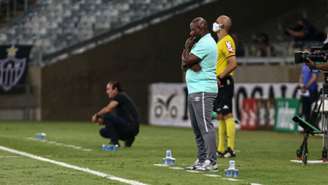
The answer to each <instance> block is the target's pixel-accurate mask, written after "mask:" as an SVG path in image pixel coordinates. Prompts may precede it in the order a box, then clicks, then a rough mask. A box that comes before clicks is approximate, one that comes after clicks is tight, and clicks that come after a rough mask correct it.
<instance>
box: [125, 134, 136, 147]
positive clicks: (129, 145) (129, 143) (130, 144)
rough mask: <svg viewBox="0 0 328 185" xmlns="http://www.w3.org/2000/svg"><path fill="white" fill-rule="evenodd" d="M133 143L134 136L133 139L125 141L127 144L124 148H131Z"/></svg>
mask: <svg viewBox="0 0 328 185" xmlns="http://www.w3.org/2000/svg"><path fill="white" fill-rule="evenodd" d="M133 142H134V136H133V137H131V138H129V139H127V140H126V141H125V143H124V146H125V147H131V146H132V143H133Z"/></svg>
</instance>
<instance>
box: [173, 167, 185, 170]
mask: <svg viewBox="0 0 328 185" xmlns="http://www.w3.org/2000/svg"><path fill="white" fill-rule="evenodd" d="M169 168H170V169H172V170H183V169H184V168H182V167H179V166H172V167H169Z"/></svg>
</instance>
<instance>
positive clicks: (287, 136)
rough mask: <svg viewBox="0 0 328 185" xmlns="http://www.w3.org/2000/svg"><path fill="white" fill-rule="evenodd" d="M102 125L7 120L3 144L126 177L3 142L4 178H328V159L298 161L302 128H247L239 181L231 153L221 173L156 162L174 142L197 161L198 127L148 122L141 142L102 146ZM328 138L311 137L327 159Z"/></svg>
mask: <svg viewBox="0 0 328 185" xmlns="http://www.w3.org/2000/svg"><path fill="white" fill-rule="evenodd" d="M98 129H99V126H97V125H94V124H91V123H82V122H81V123H79V122H76V123H72V122H0V146H1V147H3V148H10V149H14V150H15V151H16V150H17V151H20V152H26V153H28V154H33V156H38V157H43V158H46V159H48V160H51V161H56V162H62V163H60V164H67V165H74V166H77V167H79V169H84V170H85V169H89V170H93V171H96V172H99V173H103V174H107V175H109V176H110V177H118V179H119V180H117V179H115V178H112V179H110V178H105V177H100V176H97V175H95V174H90V173H88V172H84V171H83V170H82V171H79V170H76V169H72V168H68V167H64V166H59V165H56V164H54V163H49V162H45V161H40V160H37V159H34V158H29V157H26V156H22V155H18V154H17V153H12V152H8V151H5V150H3V149H0V161H1V165H0V185H62V184H63V185H64V184H65V185H68V184H72V185H73V184H74V185H76V184H78V185H87V184H88V185H89V184H97V185H102V184H126V183H124V182H122V181H121V180H122V179H123V181H124V180H130V181H131V182H139V183H141V184H152V185H171V184H172V185H173V184H174V185H175V184H177V185H190V184H195V185H196V184H220V185H225V184H232V185H241V184H243V185H245V184H252V183H258V184H263V185H269V184H272V185H276V184H281V185H288V184H297V185H301V184H304V185H309V184H316V185H319V184H322V185H323V184H327V183H328V175H327V172H328V165H327V164H315V165H314V164H313V165H307V166H304V165H302V164H295V163H291V162H290V160H291V159H295V150H296V149H297V147H299V144H300V142H301V140H302V136H301V135H300V134H296V133H295V134H291V133H276V132H266V131H256V132H246V131H239V132H238V133H237V158H235V160H236V165H237V168H238V169H239V177H238V178H236V179H235V180H236V181H231V179H227V178H225V177H224V169H225V168H227V167H228V161H229V160H228V159H219V161H218V162H219V171H218V172H217V173H197V174H196V173H190V172H187V171H185V170H178V169H171V168H168V167H158V166H154V164H157V163H162V158H163V157H164V155H165V151H166V149H171V150H172V151H173V156H174V157H175V158H176V165H177V166H179V167H184V166H187V165H190V164H191V163H193V161H194V160H195V150H196V147H195V144H194V139H193V134H192V130H191V129H188V128H166V127H153V126H142V127H141V131H140V133H139V135H138V137H137V139H136V141H135V143H134V145H133V147H132V148H124V147H121V148H120V149H119V150H118V151H116V152H106V151H103V150H101V145H102V144H104V143H107V140H105V139H103V138H101V137H100V136H99V135H98ZM38 132H44V133H46V134H47V141H44V142H41V141H38V140H35V139H34V136H35V134H36V133H38ZM321 142H322V141H321V137H311V138H310V143H309V146H310V157H309V158H310V159H319V158H320V156H321ZM85 171H87V170H85ZM208 174H211V175H212V176H208ZM213 174H214V175H216V176H214V175H213ZM130 181H129V182H130Z"/></svg>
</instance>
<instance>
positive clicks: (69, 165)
mask: <svg viewBox="0 0 328 185" xmlns="http://www.w3.org/2000/svg"><path fill="white" fill-rule="evenodd" d="M0 150H3V151H7V152H10V153H14V154H17V155H21V156H24V157H28V158H31V159H35V160H39V161H43V162H48V163H51V164H55V165H58V166H62V167H65V168H70V169H74V170H77V171H81V172H85V173H89V174H92V175H96V176H98V177H103V178H106V179H110V180H113V181H119V182H122V183H125V184H131V185H147V184H144V183H142V182H139V181H135V180H129V179H124V178H121V177H116V176H113V175H110V174H106V173H103V172H99V171H95V170H91V169H89V168H82V167H79V166H75V165H71V164H68V163H64V162H60V161H55V160H51V159H47V158H44V157H41V156H37V155H33V154H29V153H26V152H22V151H18V150H15V149H11V148H7V147H4V146H1V145H0Z"/></svg>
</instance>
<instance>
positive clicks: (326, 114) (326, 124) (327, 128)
mask: <svg viewBox="0 0 328 185" xmlns="http://www.w3.org/2000/svg"><path fill="white" fill-rule="evenodd" d="M324 79H325V81H324V83H323V86H322V88H321V90H320V94H319V100H318V101H317V102H316V103H315V106H314V108H313V109H312V111H311V116H310V120H311V121H310V122H311V123H309V122H308V121H305V120H304V119H302V118H301V117H299V116H294V117H293V121H294V122H295V123H296V124H298V125H299V126H301V127H302V128H303V129H304V139H303V142H302V144H301V146H300V148H299V149H297V150H296V156H297V158H299V159H301V160H302V161H303V163H304V164H307V159H308V142H307V140H308V138H309V135H310V134H311V135H314V134H323V149H322V155H321V157H322V160H323V161H328V158H327V153H328V73H324ZM320 123H321V128H319V125H320Z"/></svg>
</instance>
